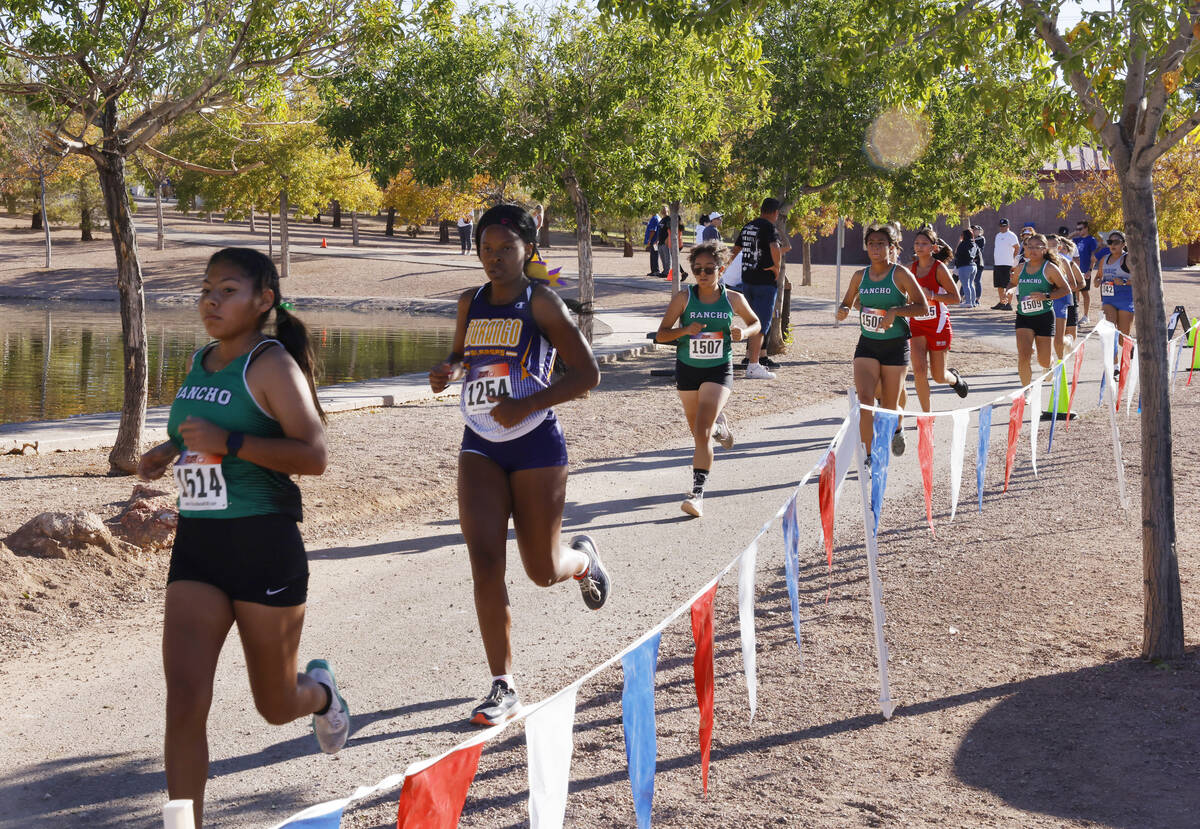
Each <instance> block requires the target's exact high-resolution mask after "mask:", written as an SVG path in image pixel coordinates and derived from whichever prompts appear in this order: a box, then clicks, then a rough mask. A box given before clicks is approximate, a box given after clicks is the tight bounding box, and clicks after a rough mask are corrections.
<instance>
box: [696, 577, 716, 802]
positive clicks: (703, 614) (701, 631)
mask: <svg viewBox="0 0 1200 829" xmlns="http://www.w3.org/2000/svg"><path fill="white" fill-rule="evenodd" d="M716 595H717V586H716V585H715V584H714V585H713V586H712V588H711V589H710V590H708V591H707V592H705V594H704V595H703V596H701V597H700V598H698V599H696V601H695V603H694V604H693V605H692V639H694V640H695V642H696V655H695V656H694V657H693V658H692V673H693V675H694V676H695V678H696V704H697V705H698V706H699V707H700V782H701V785H703V787H704V793H705V794H708V756H709V752H710V750H711V748H712V731H713V598H714V597H715V596H716Z"/></svg>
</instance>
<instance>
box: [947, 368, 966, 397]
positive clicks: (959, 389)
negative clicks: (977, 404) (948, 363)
mask: <svg viewBox="0 0 1200 829" xmlns="http://www.w3.org/2000/svg"><path fill="white" fill-rule="evenodd" d="M946 371H948V372H950V373H951V374H953V375H954V382H953V383H951V384H950V388H952V389H954V391H955V393H956V394H958V396H959V397H966V396H967V394H968V393H969V392H970V391H971V387H970V386H968V385H967V381H966V380H964V379H962V375H961V374H959V373H958V369H956V368H948V369H946Z"/></svg>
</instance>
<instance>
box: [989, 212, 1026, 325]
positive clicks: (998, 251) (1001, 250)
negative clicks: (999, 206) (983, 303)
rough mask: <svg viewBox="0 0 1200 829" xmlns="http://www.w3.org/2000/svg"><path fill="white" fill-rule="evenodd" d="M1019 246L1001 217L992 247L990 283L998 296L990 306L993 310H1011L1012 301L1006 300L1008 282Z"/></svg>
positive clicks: (1013, 234)
mask: <svg viewBox="0 0 1200 829" xmlns="http://www.w3.org/2000/svg"><path fill="white" fill-rule="evenodd" d="M1020 247H1021V245H1020V243H1019V241H1018V240H1017V234H1015V233H1013V232H1012V231H1011V230H1009V229H1008V219H1001V220H1000V232H999V233H997V234H996V238H995V240H994V241H993V247H992V285H993V286H994V287H995V288H996V292H997V293H998V294H999V297H1000V300H999V302H997V303H996V304H995V305H993V306H992V310H993V311H1011V310H1012V303H1010V302H1009V301H1008V282H1009V277H1010V276H1011V275H1012V269H1013V266H1014V265H1016V264H1017V252H1018V251H1019V250H1020Z"/></svg>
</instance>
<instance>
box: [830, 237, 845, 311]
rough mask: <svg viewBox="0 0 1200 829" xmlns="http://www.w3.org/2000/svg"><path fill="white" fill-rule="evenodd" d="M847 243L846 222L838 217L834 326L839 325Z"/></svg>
mask: <svg viewBox="0 0 1200 829" xmlns="http://www.w3.org/2000/svg"><path fill="white" fill-rule="evenodd" d="M845 242H846V220H845V219H844V218H842V217H841V216H838V222H837V270H836V273H837V280H836V286H835V287H834V292H835V295H834V297H833V324H834V325H839V324H840V323H839V322H838V318H837V306H838V303H840V302H841V301H842V247H843V246H844V245H845Z"/></svg>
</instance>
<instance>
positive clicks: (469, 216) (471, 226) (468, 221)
mask: <svg viewBox="0 0 1200 829" xmlns="http://www.w3.org/2000/svg"><path fill="white" fill-rule="evenodd" d="M474 232H475V215H474V212H473V211H470V210H468V211H467V212H466V213H464V214H463V215H461V216H459V217H458V246H459V253H460V254H466V253H470V252H471V234H472V233H474Z"/></svg>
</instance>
